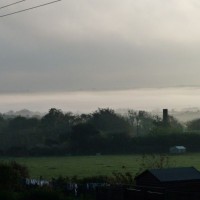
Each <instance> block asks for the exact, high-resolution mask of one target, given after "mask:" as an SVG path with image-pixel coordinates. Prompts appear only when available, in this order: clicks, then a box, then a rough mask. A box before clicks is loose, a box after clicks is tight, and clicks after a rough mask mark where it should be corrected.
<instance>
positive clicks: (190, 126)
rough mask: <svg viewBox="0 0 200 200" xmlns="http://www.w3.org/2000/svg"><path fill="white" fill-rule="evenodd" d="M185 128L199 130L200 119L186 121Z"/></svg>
mask: <svg viewBox="0 0 200 200" xmlns="http://www.w3.org/2000/svg"><path fill="white" fill-rule="evenodd" d="M187 128H188V130H189V131H197V130H198V131H199V130H200V119H194V120H192V121H189V122H187Z"/></svg>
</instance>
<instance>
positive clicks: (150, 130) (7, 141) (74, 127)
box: [0, 108, 200, 156]
mask: <svg viewBox="0 0 200 200" xmlns="http://www.w3.org/2000/svg"><path fill="white" fill-rule="evenodd" d="M185 130H187V131H185ZM172 145H185V146H186V147H188V149H190V150H191V151H199V150H200V119H197V120H193V121H190V122H188V123H187V124H185V125H184V126H183V125H182V124H181V123H180V122H178V121H177V120H176V119H175V118H173V117H172V116H169V120H168V124H167V125H166V124H163V121H162V119H161V118H159V117H158V116H152V115H151V114H150V113H148V112H145V111H139V112H136V111H133V110H129V111H128V112H127V113H126V114H123V115H122V114H118V113H116V112H115V111H114V110H112V109H109V108H103V109H98V110H96V111H95V112H93V113H89V114H74V113H71V112H68V113H64V112H62V111H61V110H59V109H56V108H51V109H50V110H49V112H48V113H47V114H46V115H45V116H43V117H42V118H26V117H21V116H17V117H13V118H6V117H5V116H4V115H0V154H1V155H13V156H29V155H31V156H41V155H82V154H83V155H86V154H87V155H94V154H97V153H98V154H125V153H153V152H167V151H168V149H169V146H172Z"/></svg>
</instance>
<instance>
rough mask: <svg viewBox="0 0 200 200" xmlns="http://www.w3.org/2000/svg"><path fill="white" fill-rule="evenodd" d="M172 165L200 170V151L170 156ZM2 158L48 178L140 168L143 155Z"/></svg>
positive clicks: (129, 170) (84, 175) (33, 174)
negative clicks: (13, 161)
mask: <svg viewBox="0 0 200 200" xmlns="http://www.w3.org/2000/svg"><path fill="white" fill-rule="evenodd" d="M169 158H170V163H171V165H172V166H177V167H186V166H194V167H196V168H197V169H199V170H200V154H199V153H193V154H185V155H178V156H169ZM0 160H1V161H10V160H15V161H17V162H19V163H21V164H24V165H26V166H27V167H28V169H29V171H30V175H31V177H32V178H39V177H40V176H42V177H43V178H45V179H51V178H52V177H58V176H59V175H62V176H70V177H72V176H74V175H76V176H78V177H88V176H96V175H111V174H112V172H122V173H123V172H131V173H132V174H135V173H137V172H138V170H139V168H140V166H141V162H142V156H141V155H116V156H109V155H108V156H103V155H101V156H66V157H28V158H0Z"/></svg>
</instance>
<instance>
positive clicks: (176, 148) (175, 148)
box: [169, 146, 186, 154]
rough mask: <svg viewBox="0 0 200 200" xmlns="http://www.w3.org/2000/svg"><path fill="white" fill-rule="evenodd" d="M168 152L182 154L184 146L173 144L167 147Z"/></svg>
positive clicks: (184, 150) (184, 149)
mask: <svg viewBox="0 0 200 200" xmlns="http://www.w3.org/2000/svg"><path fill="white" fill-rule="evenodd" d="M169 152H170V153H172V154H182V153H185V152H186V148H185V147H184V146H173V147H170V148H169Z"/></svg>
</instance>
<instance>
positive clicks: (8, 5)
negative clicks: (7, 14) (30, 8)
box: [0, 0, 26, 9]
mask: <svg viewBox="0 0 200 200" xmlns="http://www.w3.org/2000/svg"><path fill="white" fill-rule="evenodd" d="M23 1H26V0H21V1H17V2H14V3H11V4H7V5H5V6H1V7H0V9H3V8H7V7H10V6H13V5H15V4H18V3H21V2H23Z"/></svg>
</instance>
